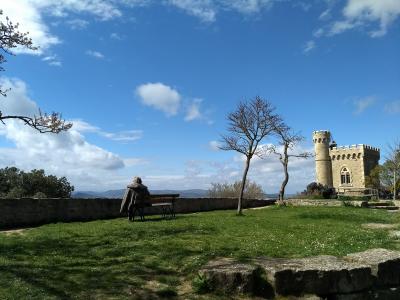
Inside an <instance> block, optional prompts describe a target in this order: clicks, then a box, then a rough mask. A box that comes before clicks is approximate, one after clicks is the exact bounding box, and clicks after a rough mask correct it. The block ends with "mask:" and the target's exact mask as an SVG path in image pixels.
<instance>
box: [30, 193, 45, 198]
mask: <svg viewBox="0 0 400 300" xmlns="http://www.w3.org/2000/svg"><path fill="white" fill-rule="evenodd" d="M33 198H38V199H44V198H47V195H46V194H45V193H43V192H37V193H36V194H35V195H33Z"/></svg>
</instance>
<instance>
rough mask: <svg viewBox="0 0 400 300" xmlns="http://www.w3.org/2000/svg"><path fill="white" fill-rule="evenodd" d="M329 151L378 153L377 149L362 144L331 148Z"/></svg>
mask: <svg viewBox="0 0 400 300" xmlns="http://www.w3.org/2000/svg"><path fill="white" fill-rule="evenodd" d="M331 150H336V151H340V150H353V151H361V150H370V151H374V152H380V149H379V148H376V147H372V146H369V145H364V144H357V145H349V146H338V147H332V148H331Z"/></svg>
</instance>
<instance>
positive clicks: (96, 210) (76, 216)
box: [0, 198, 273, 229]
mask: <svg viewBox="0 0 400 300" xmlns="http://www.w3.org/2000/svg"><path fill="white" fill-rule="evenodd" d="M271 204H273V202H271V201H265V200H245V201H244V207H245V208H250V207H261V206H266V205H271ZM120 205H121V199H108V198H105V199H100V198H97V199H79V198H78V199H77V198H73V199H58V198H57V199H32V198H22V199H0V228H3V229H4V228H14V227H23V226H33V225H40V224H47V223H55V222H70V221H90V220H98V219H111V218H119V217H122V215H121V214H120V213H119V209H120ZM236 207H237V199H233V198H216V199H211V198H179V199H177V200H176V202H175V212H176V213H191V212H200V211H210V210H219V209H234V208H236ZM146 213H149V214H158V213H160V211H158V210H157V209H156V208H146Z"/></svg>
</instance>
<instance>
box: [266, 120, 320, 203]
mask: <svg viewBox="0 0 400 300" xmlns="http://www.w3.org/2000/svg"><path fill="white" fill-rule="evenodd" d="M274 132H275V134H276V135H277V136H278V138H279V142H278V145H279V146H280V147H279V148H281V149H277V147H276V146H275V145H272V146H269V147H268V152H269V153H273V154H275V155H277V156H278V157H279V161H280V162H281V164H282V166H283V171H284V173H285V177H284V179H283V181H282V184H281V188H280V190H279V203H280V204H284V201H283V200H284V197H285V189H286V185H287V184H288V182H289V158H290V157H297V158H309V157H312V156H313V154H312V153H311V152H303V153H298V154H292V153H289V151H292V150H293V148H294V147H295V146H296V145H297V144H299V143H300V142H301V141H303V140H304V137H303V136H302V135H300V134H299V133H295V132H293V130H292V129H291V128H290V127H289V126H279V127H277V128H275V130H274Z"/></svg>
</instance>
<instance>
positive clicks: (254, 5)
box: [220, 0, 303, 14]
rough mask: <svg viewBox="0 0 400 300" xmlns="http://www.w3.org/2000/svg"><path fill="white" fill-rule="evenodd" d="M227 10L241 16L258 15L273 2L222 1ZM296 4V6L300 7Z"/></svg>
mask: <svg viewBox="0 0 400 300" xmlns="http://www.w3.org/2000/svg"><path fill="white" fill-rule="evenodd" d="M220 2H222V3H223V4H224V5H225V6H226V7H227V8H230V9H234V10H236V11H238V12H240V13H243V14H254V13H259V12H260V11H261V10H262V9H263V8H270V7H271V6H272V3H273V2H274V0H222V1H220ZM302 4H303V3H302ZM302 4H300V3H298V5H302Z"/></svg>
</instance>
